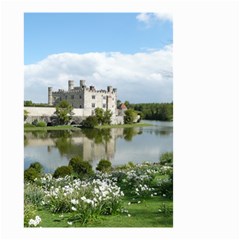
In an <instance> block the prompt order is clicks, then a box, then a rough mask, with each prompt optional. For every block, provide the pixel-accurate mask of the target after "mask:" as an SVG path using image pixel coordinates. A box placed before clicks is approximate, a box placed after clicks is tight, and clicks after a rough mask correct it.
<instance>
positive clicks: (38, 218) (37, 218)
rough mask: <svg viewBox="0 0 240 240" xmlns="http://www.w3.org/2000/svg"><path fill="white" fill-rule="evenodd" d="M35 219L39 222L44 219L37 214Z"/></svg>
mask: <svg viewBox="0 0 240 240" xmlns="http://www.w3.org/2000/svg"><path fill="white" fill-rule="evenodd" d="M35 221H36V222H37V223H38V224H39V223H40V222H41V221H42V219H41V218H40V217H39V216H36V217H35Z"/></svg>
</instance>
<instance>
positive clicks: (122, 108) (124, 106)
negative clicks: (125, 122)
mask: <svg viewBox="0 0 240 240" xmlns="http://www.w3.org/2000/svg"><path fill="white" fill-rule="evenodd" d="M119 109H121V110H127V107H126V105H125V104H124V103H122V104H121V105H120V107H119Z"/></svg>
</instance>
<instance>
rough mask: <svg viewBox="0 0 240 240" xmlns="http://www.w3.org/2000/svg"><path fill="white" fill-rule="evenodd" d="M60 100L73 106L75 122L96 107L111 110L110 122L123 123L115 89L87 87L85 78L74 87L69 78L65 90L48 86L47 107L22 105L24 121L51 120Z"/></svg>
mask: <svg viewBox="0 0 240 240" xmlns="http://www.w3.org/2000/svg"><path fill="white" fill-rule="evenodd" d="M62 100H66V101H67V102H68V103H69V104H71V105H72V106H73V113H74V116H73V121H74V122H76V123H80V122H81V121H82V120H84V119H86V118H87V117H88V116H91V115H94V113H95V109H96V108H102V109H104V110H110V111H111V112H112V118H111V122H112V124H123V113H122V111H119V110H118V109H117V89H116V88H113V87H112V86H108V87H107V89H106V90H96V89H95V87H94V86H90V87H87V86H86V81H85V80H80V84H79V86H78V87H74V81H73V80H69V81H68V90H67V91H66V90H64V89H58V91H53V89H52V87H48V105H49V107H24V110H26V111H27V112H28V117H27V119H26V120H25V122H28V123H31V122H32V121H33V120H35V119H36V120H38V121H45V122H46V123H49V122H51V119H52V118H53V117H54V116H55V111H56V108H55V107H56V105H57V104H58V103H60V102H61V101H62ZM51 106H52V107H51Z"/></svg>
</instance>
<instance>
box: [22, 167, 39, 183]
mask: <svg viewBox="0 0 240 240" xmlns="http://www.w3.org/2000/svg"><path fill="white" fill-rule="evenodd" d="M40 176H41V174H40V173H39V172H38V171H37V170H36V169H35V168H28V169H26V170H25V171H24V180H25V181H31V182H33V181H34V179H36V178H40Z"/></svg>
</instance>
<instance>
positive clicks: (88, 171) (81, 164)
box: [69, 156, 93, 177]
mask: <svg viewBox="0 0 240 240" xmlns="http://www.w3.org/2000/svg"><path fill="white" fill-rule="evenodd" d="M69 166H71V167H72V169H73V172H74V173H76V174H77V175H78V176H79V177H83V176H88V175H92V174H93V170H92V165H91V164H90V163H89V162H87V161H83V160H82V159H81V158H80V157H79V156H77V157H73V158H72V159H71V160H70V162H69Z"/></svg>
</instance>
